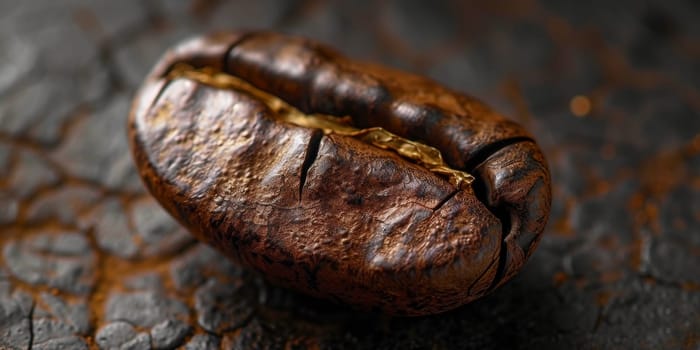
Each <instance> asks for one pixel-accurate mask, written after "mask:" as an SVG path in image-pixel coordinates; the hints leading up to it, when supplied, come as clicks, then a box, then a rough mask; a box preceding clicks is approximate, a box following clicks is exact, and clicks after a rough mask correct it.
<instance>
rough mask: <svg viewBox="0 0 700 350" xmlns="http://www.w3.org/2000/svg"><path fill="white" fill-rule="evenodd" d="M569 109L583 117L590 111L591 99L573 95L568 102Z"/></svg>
mask: <svg viewBox="0 0 700 350" xmlns="http://www.w3.org/2000/svg"><path fill="white" fill-rule="evenodd" d="M569 109H571V113H573V114H574V115H575V116H577V117H585V116H586V115H588V113H590V112H591V100H590V99H589V98H588V97H586V96H583V95H577V96H574V98H572V99H571V102H569Z"/></svg>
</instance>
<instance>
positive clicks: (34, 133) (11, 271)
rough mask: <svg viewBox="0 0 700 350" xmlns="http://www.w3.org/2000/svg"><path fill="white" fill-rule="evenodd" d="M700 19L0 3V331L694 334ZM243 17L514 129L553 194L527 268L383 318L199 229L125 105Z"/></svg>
mask: <svg viewBox="0 0 700 350" xmlns="http://www.w3.org/2000/svg"><path fill="white" fill-rule="evenodd" d="M699 17H700V7H698V6H697V4H696V3H694V2H690V1H682V0H678V1H660V0H654V1H644V2H641V1H618V2H611V1H600V0H595V1H593V2H590V1H589V2H581V1H569V0H567V1H558V0H556V1H555V0H533V1H528V0H522V1H520V0H497V1H491V2H476V1H450V0H445V1H432V2H421V1H413V0H411V1H396V0H386V1H381V2H369V1H307V0H294V1H280V0H265V1H242V0H233V1H206V0H187V1H173V0H146V1H141V0H126V1H109V0H67V1H61V2H56V1H52V0H35V1H19V0H0V246H1V247H0V250H1V254H0V348H2V349H28V348H36V349H56V348H64V349H86V348H87V349H173V348H184V349H220V348H224V349H278V348H294V349H296V348H319V349H423V348H430V349H451V348H462V349H502V348H508V349H540V348H549V349H570V348H580V349H599V348H606V349H607V348H612V349H617V348H619V349H628V348H635V349H660V348H663V349H698V348H700V317H699V316H698V315H699V314H698V311H697V310H700V269H699V268H698V266H700V229H699V228H700V115H699V114H700V113H699V112H700V90H699V89H698V82H699V81H700V66H698V64H697V62H698V61H700V21H698V20H697V18H699ZM236 28H269V29H274V30H281V31H285V32H288V33H294V34H300V35H305V36H309V37H313V38H317V39H319V40H321V41H324V42H326V43H329V44H331V45H332V46H334V47H336V48H337V49H339V50H341V51H343V52H346V53H347V54H348V55H350V56H352V57H355V58H358V59H363V60H371V61H376V62H381V63H384V64H388V65H392V66H394V67H397V68H400V69H406V70H410V71H413V72H417V73H421V74H426V75H429V76H431V77H433V78H435V79H437V80H438V81H440V82H442V83H444V84H446V85H448V86H450V87H452V88H454V89H458V90H461V91H465V92H467V93H470V94H473V95H475V96H477V97H479V98H481V99H483V100H485V101H487V102H488V103H489V104H491V105H492V106H494V107H495V108H496V109H497V110H499V111H501V112H503V113H504V114H506V115H508V116H509V117H511V118H513V119H515V120H517V121H518V122H520V123H522V124H523V125H524V126H526V127H527V128H528V129H529V130H530V131H531V132H532V133H533V134H534V136H535V138H536V139H537V140H538V142H539V144H540V145H541V146H542V148H543V150H544V152H545V153H546V155H547V159H548V161H549V164H550V168H551V171H552V179H553V193H554V202H553V206H552V216H551V219H550V224H549V226H548V228H547V230H546V231H545V236H544V238H543V240H542V242H541V244H540V247H539V248H538V250H537V251H536V253H535V254H534V256H533V257H532V259H531V260H530V261H529V262H528V264H527V266H526V267H525V269H524V270H523V271H522V273H521V274H520V275H519V276H518V277H516V278H515V279H514V280H513V281H511V282H510V283H508V284H507V285H505V286H504V287H503V288H501V289H499V290H497V291H495V292H494V293H493V294H492V295H490V296H488V297H486V298H484V299H482V300H479V301H477V302H474V303H472V304H470V305H466V306H464V307H462V308H459V309H457V310H454V311H452V312H448V313H445V314H442V315H436V316H431V317H421V318H410V319H404V318H387V317H384V316H381V315H374V314H365V313H358V312H355V311H353V310H349V309H346V308H344V307H342V306H338V305H334V304H331V303H328V302H320V301H317V300H314V299H312V298H308V297H305V296H301V295H298V294H295V293H293V292H290V291H288V290H285V289H283V288H279V287H274V286H271V285H269V284H268V283H267V282H265V281H264V280H263V279H262V278H261V277H260V276H257V275H255V274H253V273H250V272H248V271H246V270H245V269H243V268H241V267H239V266H237V265H235V264H234V263H232V262H230V261H228V260H226V259H225V258H223V257H222V256H221V255H219V254H218V253H216V251H214V250H213V249H211V248H209V247H206V246H204V245H202V244H200V243H197V242H195V241H193V239H192V238H191V237H190V236H189V235H188V234H187V233H186V232H185V231H184V230H183V229H182V228H181V227H179V225H178V224H177V223H176V222H175V221H174V220H173V219H171V218H169V217H168V216H167V215H166V214H165V212H164V211H163V210H162V209H160V208H159V207H158V205H157V204H156V203H155V201H154V200H153V199H151V198H150V197H149V196H148V195H147V194H146V192H145V190H144V189H143V187H142V185H141V183H140V181H139V179H138V176H137V174H136V172H135V169H134V166H133V164H132V162H131V159H130V155H129V150H128V143H127V139H126V132H125V125H124V123H125V120H126V113H127V111H128V108H129V103H130V98H131V97H132V96H133V94H134V92H135V90H134V89H135V88H136V87H137V86H138V85H139V84H140V82H141V80H142V79H143V76H144V74H145V73H146V72H147V71H148V70H149V69H150V67H152V65H153V63H154V62H155V60H156V59H157V58H158V56H159V55H160V54H161V53H162V52H163V51H164V50H165V49H166V48H167V47H169V46H170V45H172V44H173V43H175V42H177V41H179V40H182V39H184V38H186V37H189V36H192V35H197V34H200V33H202V32H206V31H209V30H213V29H236ZM576 96H579V99H578V101H579V102H580V101H584V104H583V105H578V106H577V105H576V104H575V103H573V102H574V97H576Z"/></svg>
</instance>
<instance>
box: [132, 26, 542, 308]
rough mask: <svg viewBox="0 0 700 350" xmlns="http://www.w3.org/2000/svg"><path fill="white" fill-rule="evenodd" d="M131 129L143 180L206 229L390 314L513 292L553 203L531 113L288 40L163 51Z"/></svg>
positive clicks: (310, 285) (280, 278)
mask: <svg viewBox="0 0 700 350" xmlns="http://www.w3.org/2000/svg"><path fill="white" fill-rule="evenodd" d="M178 63H185V64H187V65H189V66H191V67H194V68H207V69H212V70H215V71H219V72H223V73H226V74H229V75H232V76H235V77H237V78H240V79H243V80H244V81H246V82H248V83H250V84H252V85H253V86H254V87H255V88H257V89H260V90H262V91H265V92H267V93H269V94H271V95H274V96H276V97H278V98H280V99H282V100H284V101H285V102H287V103H288V104H290V105H292V106H294V107H295V108H297V109H299V110H300V111H302V112H304V113H308V114H313V113H321V114H327V115H333V116H338V117H343V116H350V117H351V118H352V121H353V124H354V126H356V127H358V128H370V127H382V128H384V129H386V130H388V131H390V132H392V133H394V134H396V135H399V136H401V137H404V138H407V139H411V140H420V141H421V142H424V143H425V144H428V145H430V146H433V147H436V148H437V149H439V150H440V152H441V154H442V156H443V157H444V159H445V161H446V162H447V164H449V165H450V166H451V167H452V168H455V169H459V170H464V171H466V172H469V173H471V174H472V175H474V176H475V177H476V180H475V182H474V183H473V184H472V186H471V187H467V188H463V189H459V188H455V187H454V186H453V185H452V184H450V183H449V182H448V181H447V180H446V179H444V178H442V177H440V176H438V175H436V174H434V173H432V172H430V171H429V170H427V169H426V168H424V167H421V166H419V165H417V164H414V163H412V162H410V161H408V160H407V159H404V158H402V157H400V156H399V155H397V154H396V153H394V152H392V151H388V150H383V149H380V148H378V147H375V146H372V145H369V144H367V143H364V142H362V141H360V140H357V139H354V138H351V137H347V136H340V135H334V134H324V133H323V132H321V130H318V129H312V128H305V127H300V126H296V125H293V124H288V123H284V122H281V121H279V120H278V119H277V118H276V116H275V113H276V111H274V110H273V109H271V108H270V107H269V106H268V105H266V104H265V103H264V102H263V101H260V100H259V99H257V98H256V97H255V96H254V95H252V94H249V93H247V92H245V91H240V90H235V89H222V88H218V87H215V86H210V85H206V84H203V83H201V82H197V81H193V80H190V79H186V78H173V79H169V78H167V75H168V73H169V72H170V71H171V69H173V67H175V65H176V64H178ZM129 139H130V143H131V149H132V152H133V154H134V158H135V161H136V164H137V167H138V170H139V173H140V175H141V178H142V179H143V180H144V183H145V184H146V187H147V188H148V189H149V190H150V192H151V193H152V194H153V196H154V197H155V198H156V199H157V200H158V201H159V202H160V203H161V205H162V206H163V207H164V208H165V209H166V210H167V211H168V212H169V213H170V214H171V215H173V217H175V218H176V219H178V220H179V221H180V222H181V223H182V224H183V225H184V226H186V227H187V228H188V229H189V230H190V231H191V232H192V233H193V234H194V235H195V236H196V237H197V238H199V239H200V240H202V241H205V242H207V243H209V244H210V245H212V246H214V247H216V248H217V249H219V250H220V251H222V252H224V253H225V254H226V255H228V256H229V257H231V258H232V259H233V260H235V261H237V262H240V263H241V264H243V265H245V266H248V267H250V268H252V269H254V270H257V271H259V272H261V273H262V274H263V275H264V276H265V277H266V278H268V279H269V280H270V281H272V282H275V283H277V284H280V285H283V286H287V287H290V288H293V289H296V290H298V291H301V292H303V293H306V294H310V295H313V296H316V297H321V298H326V299H330V300H334V301H338V302H341V303H346V304H349V305H352V306H354V307H357V308H359V309H365V310H375V311H381V312H385V313H389V314H396V315H408V316H417V315H426V314H435V313H440V312H444V311H447V310H450V309H453V308H456V307H458V306H460V305H463V304H465V303H468V302H470V301H473V300H475V299H477V298H480V297H482V296H484V295H485V294H487V293H489V292H491V291H492V290H493V289H494V288H497V287H498V286H500V285H502V284H503V283H505V282H506V281H507V280H509V279H510V278H512V277H513V276H514V275H515V274H516V273H517V272H518V271H519V270H520V269H521V268H522V266H523V264H524V263H525V261H526V259H527V258H528V257H529V256H530V254H532V252H533V251H534V249H535V248H536V246H537V243H538V241H539V239H540V237H541V233H542V231H543V229H544V227H545V225H546V221H547V217H548V214H549V209H550V202H551V191H550V179H549V171H548V169H547V165H546V161H545V159H544V156H543V155H542V153H541V152H540V150H539V148H538V147H537V145H536V144H535V141H534V140H533V139H532V137H531V136H530V135H529V134H528V133H527V132H526V131H525V130H524V129H523V128H522V127H520V126H519V125H518V124H516V123H514V122H512V121H509V120H508V119H506V118H504V117H502V116H500V115H498V114H497V113H495V112H493V111H492V110H491V109H489V108H488V107H487V106H485V105H484V104H482V103H481V102H479V101H477V100H476V99H474V98H471V97H468V96H465V95H462V94H459V93H457V92H454V91H452V90H449V89H447V88H445V87H442V86H440V85H439V84H437V83H435V82H433V81H431V80H429V79H426V78H422V77H418V76H415V75H412V74H409V73H404V72H399V71H396V70H392V69H390V68H386V67H380V66H376V65H372V64H368V63H362V62H355V61H352V60H350V59H348V58H345V57H343V56H342V55H341V54H339V53H337V52H335V51H334V50H332V49H329V48H327V47H325V46H323V45H321V44H318V43H315V42H313V41H309V40H306V39H303V38H299V37H290V36H284V35H281V34H275V33H268V32H250V33H217V34H211V35H207V36H202V37H198V38H194V39H191V40H189V41H186V42H184V43H182V44H180V45H178V46H176V47H175V48H174V49H172V50H171V51H170V52H168V53H166V54H165V55H164V57H163V58H162V59H161V60H160V61H159V62H158V63H157V64H156V66H155V68H154V69H153V70H152V72H151V73H150V74H149V76H148V77H147V78H146V80H145V82H144V84H143V86H142V87H141V89H140V91H139V93H138V94H137V95H136V98H135V99H134V102H133V106H132V111H131V114H130V118H129Z"/></svg>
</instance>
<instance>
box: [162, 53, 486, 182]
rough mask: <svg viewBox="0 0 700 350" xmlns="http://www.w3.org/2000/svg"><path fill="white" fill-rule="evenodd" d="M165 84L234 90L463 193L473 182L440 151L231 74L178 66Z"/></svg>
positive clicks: (290, 118)
mask: <svg viewBox="0 0 700 350" xmlns="http://www.w3.org/2000/svg"><path fill="white" fill-rule="evenodd" d="M166 78H167V79H168V80H175V79H178V78H185V79H189V80H193V81H196V82H199V83H202V84H205V85H209V86H213V87H216V88H221V89H234V90H239V91H243V92H245V93H247V94H250V95H252V96H254V97H256V98H257V99H259V100H260V101H262V102H263V103H265V104H266V105H267V106H268V108H270V109H271V110H273V111H274V112H275V115H276V117H277V118H278V119H280V120H282V121H284V122H287V123H290V124H294V125H297V126H302V127H306V128H315V129H320V130H322V131H323V133H324V134H326V135H329V134H336V135H343V136H349V137H353V138H356V139H359V140H361V141H363V142H365V143H368V144H371V145H374V146H376V147H379V148H382V149H387V150H391V151H393V152H395V153H397V154H398V155H400V156H401V157H404V158H406V159H409V160H411V161H413V162H414V163H417V164H419V165H421V166H423V167H425V168H427V169H428V170H430V171H431V172H433V173H435V174H439V175H441V176H444V177H447V180H448V181H449V182H450V183H451V184H452V185H454V186H455V187H457V188H459V189H466V188H468V187H469V185H470V184H471V183H472V182H473V181H474V176H472V175H470V174H468V173H466V172H464V171H461V170H457V169H452V168H450V167H449V166H448V165H447V164H446V163H445V161H444V160H443V158H442V154H441V153H440V151H439V150H438V149H437V148H435V147H431V146H428V145H426V144H423V143H420V142H416V141H411V140H408V139H405V138H402V137H400V136H398V135H396V134H393V133H391V132H389V131H387V130H385V129H383V128H380V127H372V128H366V129H358V128H355V127H353V126H352V125H349V124H347V122H348V120H350V121H351V120H352V119H351V118H349V117H336V116H330V115H325V114H305V113H303V112H301V111H300V110H298V109H297V108H295V107H294V106H292V105H290V104H288V103H287V102H285V101H283V100H282V99H280V98H278V97H276V96H273V95H271V94H269V93H267V92H265V91H262V90H260V89H258V88H256V87H255V86H253V85H252V84H250V83H248V82H246V81H244V80H242V79H240V78H237V77H234V76H232V75H230V74H226V73H222V72H219V71H215V70H212V69H210V68H202V69H195V68H192V67H190V66H188V65H184V64H178V65H176V66H174V67H173V69H171V70H170V72H169V73H168V75H167V76H166Z"/></svg>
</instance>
